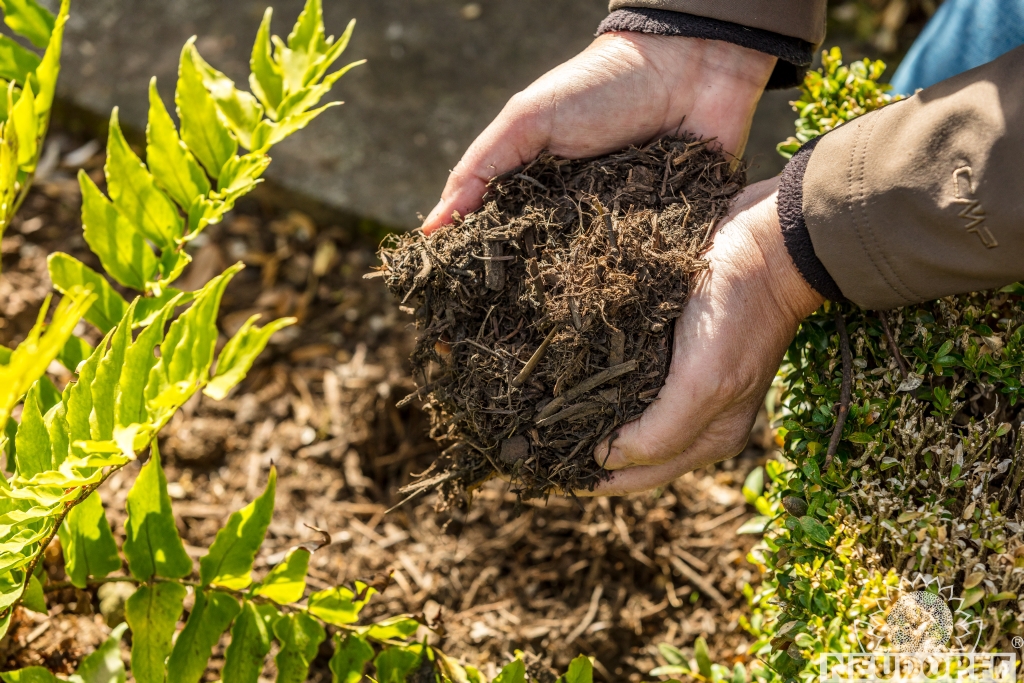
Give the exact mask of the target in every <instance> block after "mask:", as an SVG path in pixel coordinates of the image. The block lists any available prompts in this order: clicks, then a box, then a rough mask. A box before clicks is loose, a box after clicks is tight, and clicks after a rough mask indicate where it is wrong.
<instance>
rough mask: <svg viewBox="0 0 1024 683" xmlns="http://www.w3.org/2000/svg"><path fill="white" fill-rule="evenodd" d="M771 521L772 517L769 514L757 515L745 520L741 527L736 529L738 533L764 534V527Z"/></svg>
mask: <svg viewBox="0 0 1024 683" xmlns="http://www.w3.org/2000/svg"><path fill="white" fill-rule="evenodd" d="M770 521H771V517H768V516H767V515H757V516H756V517H751V518H750V519H748V520H747V521H745V522H744V523H743V524H742V525H741V526H740V528H739V529H737V530H736V533H737V534H762V533H764V529H765V527H766V526H768V522H770Z"/></svg>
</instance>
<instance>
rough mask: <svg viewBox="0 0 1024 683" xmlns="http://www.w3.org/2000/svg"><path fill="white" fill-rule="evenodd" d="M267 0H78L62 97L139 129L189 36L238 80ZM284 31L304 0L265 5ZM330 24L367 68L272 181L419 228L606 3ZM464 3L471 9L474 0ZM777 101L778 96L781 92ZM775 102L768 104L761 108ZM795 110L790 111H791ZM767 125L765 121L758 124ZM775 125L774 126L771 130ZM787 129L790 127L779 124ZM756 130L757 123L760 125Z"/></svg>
mask: <svg viewBox="0 0 1024 683" xmlns="http://www.w3.org/2000/svg"><path fill="white" fill-rule="evenodd" d="M267 4H268V0H88V1H87V2H86V1H85V0H75V1H74V3H73V10H72V18H71V20H70V22H69V25H68V31H67V39H66V40H67V45H66V52H65V55H66V56H65V58H64V73H63V75H62V77H61V81H60V89H59V92H60V95H61V96H62V97H65V98H68V99H70V100H71V101H72V102H73V103H74V104H75V105H78V106H79V107H84V108H85V109H88V110H90V111H94V112H97V113H101V114H106V113H109V111H110V109H111V108H112V107H113V106H115V105H118V106H120V107H121V119H122V121H125V122H127V123H128V124H133V125H135V126H136V127H139V128H141V127H142V126H143V125H144V124H145V116H146V106H147V105H146V92H147V91H146V88H147V84H148V81H149V78H150V76H152V75H156V76H157V77H158V83H159V87H160V91H161V93H162V94H163V95H164V97H165V100H166V101H168V102H169V101H170V99H171V95H172V93H173V88H174V79H175V74H176V70H177V62H178V55H179V51H180V49H181V46H182V44H183V43H184V42H185V40H187V39H188V38H189V36H191V35H193V34H197V35H198V36H199V39H198V42H197V45H198V47H199V49H200V52H201V53H202V54H203V55H204V56H205V57H206V59H207V60H208V61H210V62H211V63H212V64H213V65H215V66H216V67H217V68H219V69H221V70H222V71H224V72H226V73H227V74H228V75H229V76H231V77H232V78H234V79H235V80H236V82H245V79H246V77H247V75H248V56H249V50H250V48H251V45H252V40H253V38H254V37H255V35H256V29H257V27H258V25H259V21H260V18H261V17H262V14H263V11H264V9H265V7H266V5H267ZM272 4H273V5H274V12H275V13H274V25H273V28H274V31H275V32H276V33H278V34H279V35H287V32H288V30H289V29H290V27H291V24H292V22H294V20H295V17H296V16H297V15H298V13H299V11H300V10H301V8H302V5H303V0H273V3H272ZM324 5H325V7H324V12H325V19H326V24H327V28H328V31H329V32H333V33H335V34H337V33H340V32H341V31H342V30H343V29H344V27H345V24H346V23H347V22H348V20H349V19H350V18H352V17H355V18H356V19H357V22H358V23H357V27H356V32H355V36H354V38H353V40H352V43H351V46H350V47H349V50H348V52H347V54H346V55H345V57H348V58H349V59H352V60H355V59H360V58H366V59H368V60H369V63H368V64H367V65H366V66H363V67H360V68H359V69H357V70H355V71H353V72H352V73H350V74H349V75H348V76H346V77H345V78H343V79H342V80H341V81H340V82H339V83H338V85H337V86H336V87H335V93H334V94H335V95H336V97H337V98H340V99H344V100H345V101H346V104H345V106H343V107H338V108H335V109H332V110H329V111H328V112H327V113H325V114H324V115H322V116H321V117H320V118H319V119H318V120H317V121H316V122H314V123H313V124H312V125H311V126H310V127H309V128H307V129H306V130H305V131H303V132H302V133H300V134H298V135H296V136H295V137H294V138H292V139H290V140H288V141H286V142H285V143H283V144H281V145H280V146H279V147H277V148H275V150H274V154H273V156H274V163H273V165H272V166H271V167H270V171H269V176H270V177H271V178H273V179H274V180H276V181H277V182H279V183H281V184H283V185H285V186H286V187H289V188H292V189H295V190H298V191H300V192H302V193H304V194H306V195H310V196H312V197H313V198H316V199H319V200H321V201H323V202H326V203H327V204H329V205H332V206H334V207H336V208H339V209H342V210H344V211H346V212H350V213H354V214H356V215H359V216H365V217H368V218H372V219H375V220H377V221H380V222H383V223H385V224H388V225H392V226H395V227H411V226H415V225H416V224H417V219H416V214H417V212H422V213H426V212H427V211H429V210H430V208H431V207H432V206H433V204H434V202H435V201H436V199H437V197H438V196H439V194H440V191H441V188H442V187H443V185H444V180H445V178H446V176H447V172H448V169H450V168H451V167H452V166H453V165H454V164H455V163H456V162H457V161H458V159H459V156H460V155H461V153H462V151H463V150H464V149H465V147H466V146H467V145H468V144H469V143H470V142H471V141H472V140H473V138H474V137H475V136H476V134H477V133H478V132H479V131H480V130H482V129H483V127H484V126H486V125H487V123H488V122H489V121H490V120H491V119H492V118H493V117H494V115H495V114H497V112H498V111H499V110H500V109H501V107H502V105H503V104H504V103H505V102H506V100H507V99H508V98H509V97H510V96H511V95H512V94H514V93H515V92H516V91H517V90H519V89H521V88H522V87H524V86H526V85H527V84H529V83H530V82H531V81H532V80H533V79H534V78H536V77H537V76H539V75H540V74H542V73H543V72H544V71H546V70H547V69H549V68H551V67H553V66H555V65H556V64H558V63H560V62H562V61H564V60H565V59H567V58H569V57H570V56H572V55H573V54H575V53H576V52H578V51H579V50H581V49H582V48H583V47H585V46H586V45H587V43H588V42H589V41H590V40H591V38H592V35H593V31H594V29H595V28H596V26H597V24H598V23H599V22H600V20H601V19H602V18H603V17H604V16H605V12H606V7H607V0H484V1H483V2H479V3H466V2H465V0H326V1H325V2H324ZM468 5H473V6H472V7H470V6H468ZM779 101H780V98H779V97H777V96H776V97H774V98H771V97H770V98H766V100H765V108H766V111H768V110H771V112H774V114H773V115H771V116H769V115H763V116H762V115H761V114H760V113H759V119H758V126H759V128H758V132H756V133H755V134H754V136H752V147H751V149H752V151H754V152H755V154H757V155H758V158H759V159H761V158H762V157H764V159H763V160H762V161H761V165H762V167H763V168H765V169H769V166H770V170H774V169H775V168H777V167H778V163H776V162H773V164H771V165H768V164H767V158H768V156H769V155H768V152H770V153H771V154H774V152H771V147H772V146H773V145H774V144H775V142H777V141H778V140H779V139H781V137H785V135H786V134H787V133H788V130H789V128H788V127H787V128H784V129H782V131H781V133H780V132H776V131H777V129H778V126H779V122H780V120H781V119H779V116H778V111H779V107H778V103H779ZM781 101H783V102H784V100H781ZM769 104H772V105H774V109H772V108H771V107H769V106H768V105H769ZM788 118H790V119H791V118H792V117H788ZM762 120H764V123H762ZM769 124H770V125H769ZM786 125H787V126H788V125H790V124H786ZM762 129H764V130H762Z"/></svg>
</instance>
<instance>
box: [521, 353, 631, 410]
mask: <svg viewBox="0 0 1024 683" xmlns="http://www.w3.org/2000/svg"><path fill="white" fill-rule="evenodd" d="M637 365H638V363H637V361H635V360H631V361H626V362H625V363H620V364H619V365H613V366H612V367H610V368H608V369H606V370H602V371H601V372H599V373H597V374H596V375H592V376H591V377H589V378H587V379H585V380H583V381H582V382H580V383H579V384H577V385H576V386H574V387H573V388H572V389H569V390H567V391H565V392H563V393H562V395H561V396H559V397H557V398H556V399H555V400H553V401H552V402H551V403H549V404H547V405H546V406H544V410H542V411H540V413H538V414H537V421H538V422H540V421H541V420H543V419H545V418H548V417H550V416H552V415H554V414H555V413H557V412H558V410H559V409H560V408H561V407H562V406H564V405H565V404H566V403H569V402H570V401H574V400H576V399H577V398H579V397H580V396H582V395H583V394H586V393H588V392H590V391H593V390H594V389H596V388H597V387H599V386H601V385H602V384H604V383H605V382H610V381H611V380H613V379H616V378H618V377H621V376H622V375H625V374H626V373H629V372H633V371H634V370H636V369H637Z"/></svg>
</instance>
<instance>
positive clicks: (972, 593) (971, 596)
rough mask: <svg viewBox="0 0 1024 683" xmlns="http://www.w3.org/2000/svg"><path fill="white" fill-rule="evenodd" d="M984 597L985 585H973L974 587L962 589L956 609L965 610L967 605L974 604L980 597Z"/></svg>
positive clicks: (979, 600)
mask: <svg viewBox="0 0 1024 683" xmlns="http://www.w3.org/2000/svg"><path fill="white" fill-rule="evenodd" d="M984 597H985V587H984V586H975V587H974V588H968V589H967V590H965V591H964V594H963V600H962V602H961V603H960V607H959V608H958V609H961V610H965V609H967V608H969V607H972V606H974V605H976V604H977V603H979V602H981V599H982V598H984Z"/></svg>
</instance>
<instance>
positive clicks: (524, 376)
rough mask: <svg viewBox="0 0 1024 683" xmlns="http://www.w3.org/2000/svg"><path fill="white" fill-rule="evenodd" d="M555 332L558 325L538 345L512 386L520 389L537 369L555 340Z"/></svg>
mask: <svg viewBox="0 0 1024 683" xmlns="http://www.w3.org/2000/svg"><path fill="white" fill-rule="evenodd" d="M556 332H558V325H555V326H554V327H552V328H551V331H550V332H548V336H546V337H544V341H542V342H541V343H540V346H538V347H537V350H536V351H534V352H533V355H532V356H530V360H528V361H526V365H525V366H524V367H523V369H522V370H520V371H519V374H518V375H516V378H515V379H514V380H512V386H514V387H521V386H523V385H524V384H526V380H528V379H530V375H532V374H533V371H534V370H536V369H537V365H538V364H539V363H540V361H541V359H543V358H544V354H545V353H547V352H548V347H549V346H551V341H552V340H553V339H554V338H555V333H556Z"/></svg>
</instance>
